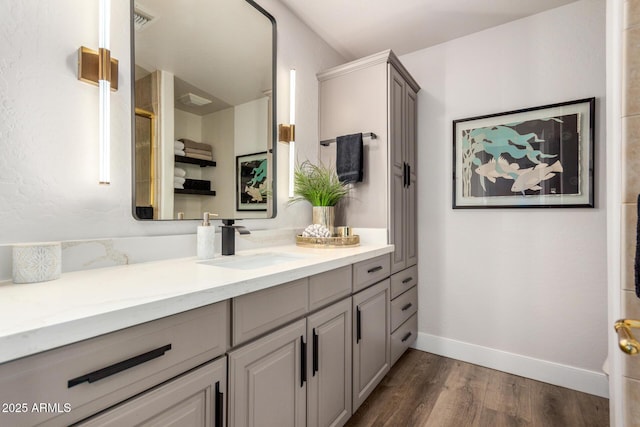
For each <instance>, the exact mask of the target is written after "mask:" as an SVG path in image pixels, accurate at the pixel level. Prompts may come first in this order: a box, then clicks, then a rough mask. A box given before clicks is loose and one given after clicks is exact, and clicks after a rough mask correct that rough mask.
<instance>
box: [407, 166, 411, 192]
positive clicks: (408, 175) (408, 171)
mask: <svg viewBox="0 0 640 427" xmlns="http://www.w3.org/2000/svg"><path fill="white" fill-rule="evenodd" d="M408 187H411V165H410V164H408V163H407V188H408Z"/></svg>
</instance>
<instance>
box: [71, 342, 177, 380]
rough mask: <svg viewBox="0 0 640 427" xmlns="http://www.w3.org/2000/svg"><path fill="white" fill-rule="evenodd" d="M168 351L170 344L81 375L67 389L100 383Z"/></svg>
mask: <svg viewBox="0 0 640 427" xmlns="http://www.w3.org/2000/svg"><path fill="white" fill-rule="evenodd" d="M169 350H171V344H167V345H165V346H162V347H159V348H156V349H155V350H151V351H148V352H146V353H143V354H139V355H138V356H134V357H132V358H131V359H127V360H123V361H122V362H118V363H116V364H114V365H111V366H107V367H106V368H102V369H99V370H97V371H93V372H91V373H88V374H86V375H82V376H80V377H77V378H74V379H72V380H69V381H68V382H67V388H71V387H75V386H77V385H78V384H82V383H85V382H88V383H94V382H96V381H100V380H102V379H104V378H107V377H109V376H111V375H114V374H117V373H118V372H122V371H125V370H127V369H129V368H133V367H134V366H138V365H141V364H143V363H145V362H148V361H150V360H153V359H156V358H158V357H160V356H163V355H164V354H165V353H166V352H167V351H169Z"/></svg>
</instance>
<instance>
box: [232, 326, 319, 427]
mask: <svg viewBox="0 0 640 427" xmlns="http://www.w3.org/2000/svg"><path fill="white" fill-rule="evenodd" d="M306 336H307V328H306V320H305V319H300V320H298V321H296V322H294V323H292V324H290V325H288V326H285V327H283V328H281V329H278V330H277V331H275V332H272V333H270V334H268V335H266V336H264V337H262V338H260V339H258V340H256V341H254V342H251V343H249V344H247V345H245V346H244V347H241V348H239V349H237V350H234V351H231V352H230V353H229V417H228V418H229V425H230V426H234V427H249V426H304V425H305V422H306V396H307V383H306V381H305V379H306V378H305V377H306V366H304V360H303V350H304V347H305V346H306V343H307V338H306ZM304 351H305V352H306V350H304Z"/></svg>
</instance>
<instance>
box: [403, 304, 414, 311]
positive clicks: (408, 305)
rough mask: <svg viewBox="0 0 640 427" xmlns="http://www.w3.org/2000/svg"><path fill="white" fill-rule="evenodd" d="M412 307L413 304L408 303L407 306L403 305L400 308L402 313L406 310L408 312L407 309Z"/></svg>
mask: <svg viewBox="0 0 640 427" xmlns="http://www.w3.org/2000/svg"><path fill="white" fill-rule="evenodd" d="M412 305H413V304H411V303H408V304H407V305H405V306H404V307H402V311H407V310H409V309H410V308H411V306H412Z"/></svg>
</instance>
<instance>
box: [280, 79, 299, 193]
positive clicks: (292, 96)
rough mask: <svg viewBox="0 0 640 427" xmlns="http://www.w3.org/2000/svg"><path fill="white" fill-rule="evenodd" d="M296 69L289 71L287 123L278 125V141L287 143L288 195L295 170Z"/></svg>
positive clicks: (291, 189) (291, 191)
mask: <svg viewBox="0 0 640 427" xmlns="http://www.w3.org/2000/svg"><path fill="white" fill-rule="evenodd" d="M295 123H296V70H295V69H291V71H289V124H288V125H287V124H280V125H278V134H279V136H278V141H280V142H286V143H288V144H289V197H293V173H294V171H295V167H296V162H295V153H296V149H295V139H296V124H295Z"/></svg>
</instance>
